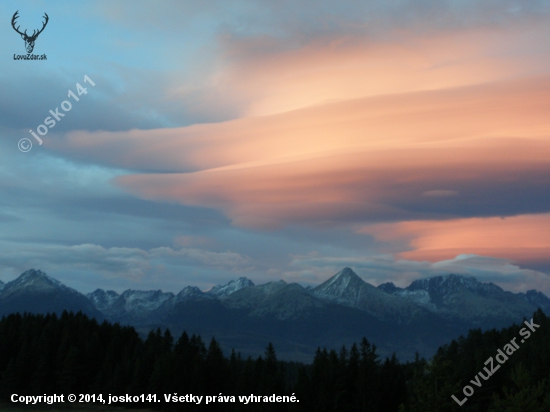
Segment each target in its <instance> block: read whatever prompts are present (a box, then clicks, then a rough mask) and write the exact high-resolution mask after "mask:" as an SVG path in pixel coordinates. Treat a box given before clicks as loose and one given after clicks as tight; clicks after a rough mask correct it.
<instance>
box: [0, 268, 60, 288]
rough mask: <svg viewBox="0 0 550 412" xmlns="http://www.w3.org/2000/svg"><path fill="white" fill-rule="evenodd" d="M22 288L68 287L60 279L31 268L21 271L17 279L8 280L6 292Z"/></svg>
mask: <svg viewBox="0 0 550 412" xmlns="http://www.w3.org/2000/svg"><path fill="white" fill-rule="evenodd" d="M20 289H25V290H35V291H38V290H48V289H67V286H65V285H63V284H62V283H61V282H59V281H58V280H56V279H53V278H51V277H49V276H48V275H46V273H44V272H42V271H41V270H35V269H29V270H27V271H25V272H23V273H21V275H19V277H18V278H17V279H14V280H12V281H11V282H8V283H7V284H6V285H5V286H4V292H5V293H7V292H10V291H16V290H20Z"/></svg>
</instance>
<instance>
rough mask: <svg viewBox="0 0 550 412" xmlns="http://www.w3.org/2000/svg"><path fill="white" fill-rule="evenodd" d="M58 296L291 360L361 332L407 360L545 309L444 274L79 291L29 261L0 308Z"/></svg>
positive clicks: (535, 299) (136, 321) (532, 300)
mask: <svg viewBox="0 0 550 412" xmlns="http://www.w3.org/2000/svg"><path fill="white" fill-rule="evenodd" d="M0 287H1V285H0ZM16 298H17V299H19V301H18V300H17V299H16ZM14 299H15V300H14ZM48 299H49V300H48ZM63 299H65V300H63ZM14 302H15V303H14ZM22 302H23V303H22ZM48 302H49V303H48ZM63 302H65V303H63ZM38 303H40V304H39V305H38V306H36V305H37V304H38ZM10 304H11V305H12V306H11V309H10ZM33 304H34V305H35V306H32V305H33ZM63 304H64V305H65V306H67V307H65V308H64V309H68V310H73V311H77V310H82V311H83V312H85V313H87V314H90V315H91V316H93V317H96V318H98V319H100V318H105V319H107V320H110V321H113V322H119V323H122V324H128V325H132V326H134V327H136V329H137V330H138V331H139V332H140V333H143V334H146V333H148V331H149V330H151V329H153V328H155V329H156V328H157V327H161V328H165V327H168V328H170V329H171V330H172V331H173V333H175V334H177V333H181V332H182V331H183V330H186V331H187V332H188V333H197V334H201V335H202V336H205V337H208V336H215V337H216V339H219V340H220V342H222V343H224V344H225V345H226V346H227V347H233V348H236V349H237V350H239V351H241V352H242V353H244V354H257V353H261V351H262V350H263V348H264V347H265V343H266V342H269V341H271V342H273V343H274V344H276V345H277V346H278V347H279V348H281V351H280V353H281V357H282V358H287V359H291V360H292V359H294V360H300V359H307V358H308V357H309V356H311V354H312V353H313V352H314V351H315V350H316V348H317V347H318V346H321V345H324V346H331V347H339V346H341V345H342V344H347V343H349V342H353V341H356V340H357V339H361V338H362V337H363V336H366V337H367V338H368V339H369V340H371V341H373V342H374V343H376V344H377V346H379V348H380V350H381V353H383V354H387V355H391V352H394V351H397V352H399V353H400V354H401V355H402V356H403V358H404V359H407V358H409V359H412V357H414V354H415V352H419V353H420V354H422V355H431V354H433V352H434V351H435V349H437V347H438V345H440V344H443V343H445V342H446V341H448V340H449V339H450V338H456V337H458V335H459V334H464V333H467V331H468V330H469V329H471V328H474V327H475V328H477V327H481V328H486V329H489V328H494V327H501V326H502V325H509V324H511V323H514V322H521V320H522V318H523V317H529V316H531V315H532V313H533V312H534V311H536V310H537V309H538V308H539V307H540V308H541V309H542V310H543V311H550V299H548V297H546V295H544V294H543V293H541V292H538V291H535V290H530V291H527V292H526V293H518V294H514V293H512V292H507V291H504V290H503V289H502V288H500V287H498V286H496V285H494V284H492V283H482V282H479V281H477V280H476V279H475V278H473V277H465V276H461V275H454V274H449V275H444V276H436V277H433V278H429V279H420V280H417V281H414V282H412V283H411V284H410V285H409V286H408V287H407V288H399V287H396V286H395V285H394V284H393V283H391V282H388V283H385V284H381V285H379V286H378V287H375V286H373V285H371V284H369V283H367V282H365V281H364V280H363V279H362V278H361V277H360V276H358V275H357V274H356V273H355V272H354V271H353V270H352V269H350V268H344V269H342V270H341V271H339V272H338V273H336V274H335V275H334V276H332V277H331V278H329V279H327V280H326V281H325V282H323V283H321V284H320V285H318V286H316V287H307V288H304V287H302V286H301V285H299V284H297V283H290V284H289V283H286V282H285V281H283V280H280V281H276V282H268V283H265V284H261V285H255V284H254V283H253V282H252V281H251V280H249V279H247V278H245V277H241V278H239V279H237V280H232V281H230V282H228V283H227V284H225V285H217V286H214V287H213V288H211V289H210V290H209V291H202V290H200V289H199V288H198V287H196V286H186V287H184V288H183V289H182V290H181V291H180V292H178V293H177V294H174V293H172V292H162V291H161V290H152V291H140V290H133V289H128V290H125V291H123V292H122V293H117V292H114V291H109V290H107V291H105V290H103V289H96V290H95V291H93V292H91V293H88V294H87V295H83V294H80V293H79V292H77V291H75V290H74V289H71V288H68V287H67V286H65V285H63V284H62V283H61V282H59V281H57V280H55V279H53V278H51V277H49V276H48V275H46V274H45V273H44V272H41V271H35V270H34V269H32V270H30V271H26V272H24V273H23V274H21V275H20V276H19V277H18V278H17V279H15V280H13V281H11V282H8V283H6V284H4V285H3V287H1V288H0V315H1V314H3V313H6V311H7V312H9V311H10V310H12V311H15V309H17V310H18V311H22V310H25V311H33V310H35V311H42V312H44V311H53V312H59V311H60V310H61V307H60V305H61V306H63ZM25 305H27V306H25ZM48 305H49V306H48ZM547 313H548V312H547ZM403 353H404V355H403Z"/></svg>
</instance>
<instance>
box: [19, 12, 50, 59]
mask: <svg viewBox="0 0 550 412" xmlns="http://www.w3.org/2000/svg"><path fill="white" fill-rule="evenodd" d="M17 13H19V10H17V11H16V12H15V14H14V15H13V17H12V19H11V25H12V27H13V29H14V30H15V31H16V32H17V33H19V34H20V35H21V38H22V39H23V40H25V48H26V49H27V53H32V51H33V49H34V42H35V41H36V38H37V37H38V35H39V34H40V33H42V31H43V30H44V28H45V27H46V24H48V20H49V17H48V15H47V14H46V13H44V18H45V19H46V21H45V22H44V23H43V26H42V28H41V29H40V30H38V32H37V31H36V30H33V32H32V35H31V36H29V35H27V30H25V32H24V33H21V32H20V31H19V27H20V26H17V27H15V20H17V18H18V17H19V16H18V15H17Z"/></svg>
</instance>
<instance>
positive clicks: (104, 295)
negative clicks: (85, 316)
mask: <svg viewBox="0 0 550 412" xmlns="http://www.w3.org/2000/svg"><path fill="white" fill-rule="evenodd" d="M86 297H87V298H88V299H90V300H91V301H92V303H93V304H94V306H95V307H96V308H97V309H99V310H100V311H104V310H108V309H110V308H111V307H112V306H113V305H114V303H115V302H116V300H117V299H118V298H119V297H120V295H119V294H118V293H116V292H114V291H112V290H108V291H104V290H103V289H96V290H94V291H93V292H92V293H88V294H87V295H86Z"/></svg>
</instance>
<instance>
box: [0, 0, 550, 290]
mask: <svg viewBox="0 0 550 412" xmlns="http://www.w3.org/2000/svg"><path fill="white" fill-rule="evenodd" d="M16 11H18V17H17V19H16V23H15V25H16V28H19V31H21V32H24V31H25V30H27V34H29V35H30V34H32V32H33V30H38V29H40V28H41V27H42V25H43V22H44V21H45V15H44V13H47V15H48V22H47V25H46V27H45V28H44V30H43V31H42V32H41V33H40V34H39V36H38V37H37V39H36V42H35V46H34V50H33V54H36V55H38V56H40V55H44V54H45V55H46V56H47V59H46V60H21V59H19V58H18V56H20V55H26V54H27V53H26V49H25V42H24V41H23V39H22V38H21V36H20V35H19V34H18V33H17V32H16V31H15V30H14V28H13V27H12V24H11V22H12V18H13V16H14V13H15V12H16ZM0 21H1V22H2V23H1V24H0V36H1V38H2V41H1V42H0V56H1V57H0V280H1V281H3V282H8V281H10V280H13V279H14V278H16V277H17V276H18V275H19V274H20V273H22V272H23V271H25V270H28V269H31V268H35V269H40V270H42V271H44V272H46V273H48V274H49V275H50V276H52V277H54V278H56V279H59V280H60V281H62V282H64V283H65V284H66V285H68V286H70V287H73V288H75V289H77V290H79V291H81V292H85V293H86V292H91V291H93V290H95V289H96V288H103V289H109V290H115V291H118V292H121V291H123V290H125V289H139V290H151V289H155V290H158V289H161V290H163V291H171V292H178V291H180V290H181V289H183V287H185V286H187V285H195V286H198V287H199V288H201V289H202V290H208V289H210V288H211V287H212V286H214V285H216V284H225V283H227V282H229V281H230V280H233V279H237V278H239V277H241V276H245V277H248V278H249V279H252V280H253V281H254V282H255V283H256V284H262V283H266V282H269V281H274V280H279V279H283V280H285V281H286V282H298V283H300V284H302V285H304V286H305V285H317V284H319V283H321V282H323V281H325V280H326V279H328V278H329V277H330V276H332V275H334V274H335V273H336V272H338V271H339V270H341V269H342V268H344V267H351V268H352V269H354V270H355V271H356V273H357V274H358V275H359V276H361V277H362V278H363V279H364V280H365V281H367V282H369V283H371V284H373V285H375V286H376V285H379V284H381V283H384V282H390V281H391V282H394V283H395V284H396V285H397V286H401V287H406V286H408V285H409V284H410V283H411V282H412V281H414V280H416V279H421V278H426V277H432V276H437V275H444V274H449V273H455V274H463V275H468V276H475V277H476V278H477V279H478V280H480V281H484V282H493V283H495V284H497V285H499V286H501V287H503V288H504V289H506V290H511V291H514V292H525V291H527V290H529V289H537V290H540V291H543V292H544V293H546V294H547V295H549V296H550V253H549V252H550V115H549V114H550V43H549V42H548V39H549V38H550V3H548V2H547V1H542V0H541V1H536V0H529V1H525V0H523V1H519V0H518V1H512V0H498V1H497V0H483V1H474V0H460V1H459V0H419V1H414V2H406V1H397V0H383V1H382V0H373V1H369V2H360V1H341V2H334V1H330V2H329V1H325V0H298V1H296V0H294V1H288V0H280V1H276V2H274V1H260V0H256V1H253V0H235V1H231V2H229V1H221V0H205V1H200V2H197V1H184V0H181V1H180V0H174V1H172V0H161V1H145V0H132V1H130V0H117V1H103V0H101V1H99V0H98V1H93V0H82V1H79V2H69V1H53V0H50V1H40V0H34V1H12V0H8V1H2V2H1V3H0ZM71 93H72V95H71ZM50 111H52V113H50ZM56 116H57V119H56ZM48 118H49V119H48ZM31 131H32V133H33V134H31V133H30V132H31ZM22 139H26V140H22ZM39 139H40V140H39ZM31 145H32V147H31Z"/></svg>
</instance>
